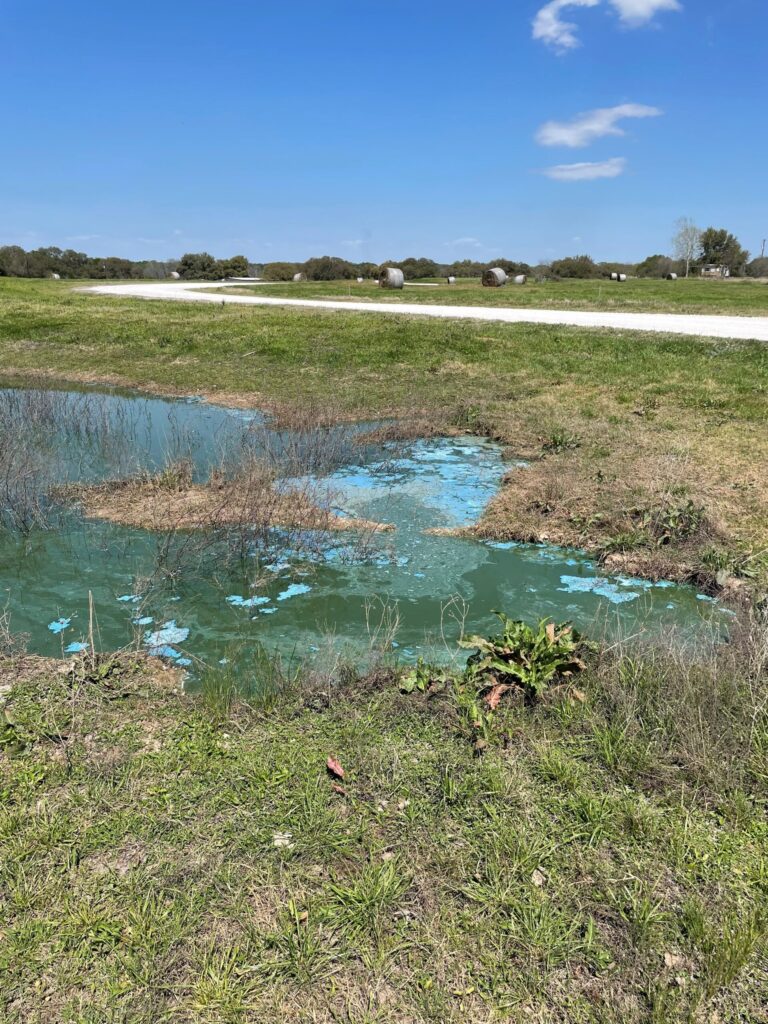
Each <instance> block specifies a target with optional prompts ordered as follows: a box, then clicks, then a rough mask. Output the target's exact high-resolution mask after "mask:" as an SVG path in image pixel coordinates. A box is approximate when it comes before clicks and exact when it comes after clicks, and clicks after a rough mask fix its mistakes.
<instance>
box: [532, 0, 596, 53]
mask: <svg viewBox="0 0 768 1024" xmlns="http://www.w3.org/2000/svg"><path fill="white" fill-rule="evenodd" d="M599 3H600V0H550V3H548V4H545V5H544V6H543V7H542V8H541V10H540V11H539V12H538V14H537V15H536V17H535V18H534V19H533V38H534V39H539V40H541V42H542V43H546V44H547V46H551V47H553V48H554V49H555V50H557V51H558V52H559V53H565V52H566V51H567V50H573V49H574V48H575V47H576V46H580V45H581V44H580V43H579V39H578V37H577V35H576V27H577V26H576V25H574V24H573V22H570V21H563V19H562V18H561V17H560V15H561V13H562V11H564V10H565V9H566V8H568V7H597V5H598V4H599Z"/></svg>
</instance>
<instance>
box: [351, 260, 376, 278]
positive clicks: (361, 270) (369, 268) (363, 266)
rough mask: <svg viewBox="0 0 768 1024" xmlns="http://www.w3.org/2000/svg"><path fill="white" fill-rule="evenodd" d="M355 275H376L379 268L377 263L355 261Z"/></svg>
mask: <svg viewBox="0 0 768 1024" xmlns="http://www.w3.org/2000/svg"><path fill="white" fill-rule="evenodd" d="M353 267H354V269H355V277H368V278H371V277H376V271H377V270H378V269H379V268H378V267H377V266H376V264H375V263H366V262H363V263H354V264H353Z"/></svg>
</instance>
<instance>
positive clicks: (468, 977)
mask: <svg viewBox="0 0 768 1024" xmlns="http://www.w3.org/2000/svg"><path fill="white" fill-rule="evenodd" d="M761 629H762V633H761ZM761 637H762V640H761ZM719 657H721V658H722V659H723V660H722V661H721V662H720V663H719V664H718V665H717V670H716V671H715V662H714V661H712V659H711V656H710V655H706V654H702V655H701V657H700V658H698V659H694V660H693V662H692V663H690V664H688V665H687V666H685V667H684V668H683V667H682V666H681V665H680V664H679V662H678V661H677V660H676V659H675V658H671V657H670V656H669V655H668V654H664V653H662V652H659V651H656V652H655V653H654V654H653V655H652V656H648V657H646V656H644V655H642V654H639V653H638V652H634V653H633V654H632V655H631V656H630V654H629V653H628V652H623V651H616V650H614V651H612V652H609V653H607V654H605V653H604V654H603V655H601V657H600V658H599V659H597V660H595V661H593V662H592V663H591V664H590V666H589V668H588V669H587V670H585V671H584V672H583V673H581V675H580V676H579V681H578V686H579V690H578V691H575V690H570V689H569V688H560V689H555V690H553V691H552V692H551V693H550V694H549V695H548V696H547V697H546V698H545V699H544V700H542V701H539V702H538V703H536V704H534V705H532V706H525V705H524V704H523V703H522V702H518V701H515V700H512V699H508V697H507V696H505V698H504V699H503V700H502V701H500V703H499V704H498V705H497V708H496V710H494V711H493V712H492V714H493V716H494V721H495V725H494V728H493V730H491V732H490V733H489V735H490V736H491V741H490V742H488V744H487V745H486V746H485V747H484V748H483V750H484V752H483V753H482V755H481V756H477V753H476V751H473V744H472V743H470V742H468V739H470V738H471V737H469V736H468V735H467V733H466V729H465V727H464V718H463V714H464V712H463V709H462V704H461V702H456V701H454V699H453V698H452V696H451V693H452V691H451V689H450V688H443V689H439V690H437V691H435V692H431V691H430V689H429V688H426V689H424V690H423V691H422V690H418V689H416V690H414V691H413V692H411V693H409V694H403V693H401V692H400V684H399V680H398V677H397V675H396V673H393V672H392V671H379V672H378V673H376V675H375V676H372V677H369V678H366V679H358V678H356V677H355V678H353V677H352V676H351V674H347V675H346V677H345V678H341V677H338V676H337V677H336V678H335V679H334V680H333V685H332V686H331V687H330V688H328V689H325V688H323V689H322V692H320V691H318V688H317V686H316V680H312V679H308V678H304V677H302V676H301V675H300V674H299V673H296V672H291V671H290V670H287V669H286V668H285V667H281V666H279V665H277V664H275V663H271V664H270V661H269V659H268V658H267V657H266V656H264V658H263V659H260V660H259V663H258V664H254V665H253V666H250V667H248V666H245V665H242V664H240V665H238V668H237V672H236V673H234V672H233V670H232V669H231V667H229V666H224V667H222V668H221V669H220V671H219V670H217V671H215V672H214V671H211V673H210V675H209V677H208V678H207V681H206V684H205V695H204V696H199V697H190V696H185V695H183V694H181V693H180V692H179V691H178V689H174V688H172V687H169V686H168V685H167V681H176V679H177V677H175V676H174V675H173V674H171V673H168V674H167V675H166V676H165V677H164V676H163V675H162V674H161V675H155V676H154V677H152V678H150V677H149V676H147V674H146V672H148V671H149V668H150V666H149V665H148V663H146V662H141V661H137V660H136V659H135V658H133V657H128V658H127V659H125V660H123V661H122V662H120V660H119V659H118V660H117V661H116V662H114V664H113V665H112V667H111V668H110V671H109V673H104V672H103V671H94V670H92V669H91V668H90V667H89V664H88V663H86V664H85V666H84V669H83V670H80V669H77V668H75V669H71V670H65V671H64V672H62V671H59V670H58V667H57V665H56V664H55V663H53V664H52V663H49V662H45V661H42V660H36V659H25V658H23V657H22V656H16V657H14V658H13V659H7V660H5V661H3V662H2V663H0V683H5V681H6V680H8V681H10V682H11V684H12V688H11V690H10V694H6V696H5V698H4V699H5V707H4V715H5V717H4V719H3V721H4V722H5V723H6V724H5V732H4V733H3V734H2V735H3V736H4V737H5V738H6V739H7V740H8V741H9V742H6V743H5V744H4V746H3V748H2V749H3V751H4V753H2V754H0V767H1V768H2V773H1V775H0V778H1V780H2V781H0V865H2V866H1V867H0V878H1V879H2V886H1V888H0V893H1V894H2V895H1V896H0V917H1V918H2V923H0V930H1V931H2V938H3V941H2V945H1V946H0V1016H1V1017H2V1019H3V1020H4V1021H7V1022H9V1024H17V1022H18V1024H20V1022H22V1021H23V1022H24V1024H38V1022H39V1024H42V1022H52V1021H56V1022H72V1024H73V1022H78V1024H80V1022H93V1024H96V1022H99V1024H101V1022H103V1021H107V1020H108V1021H113V1022H126V1024H127V1022H129V1021H130V1022H131V1024H142V1022H147V1024H149V1022H152V1024H154V1022H156V1021H161V1020H174V1021H180V1022H182V1021H183V1022H187V1021H188V1022H190V1024H203V1022H206V1024H208V1022H245V1021H259V1022H262V1021H263V1022H269V1021H275V1022H277V1021H284V1020H295V1021H307V1022H310V1021H311V1022H316V1024H320V1022H329V1024H330V1022H338V1021H344V1022H369V1021H376V1022H381V1024H387V1022H392V1024H395V1022H397V1024H401V1022H404V1021H409V1022H414V1024H417V1022H418V1024H421V1022H450V1021H456V1022H459V1021H473V1022H474V1021H477V1022H490V1021H494V1020H501V1019H509V1020H521V1021H522V1020H538V1021H542V1022H543V1021H547V1022H550V1021H563V1022H568V1024H580V1022H585V1024H586V1022H590V1024H593V1022H601V1024H608V1022H613V1021H618V1020H621V1021H622V1022H626V1024H635V1022H637V1024H639V1022H658V1021H664V1022H669V1024H673V1022H680V1024H682V1022H690V1021H699V1020H701V1021H709V1020H715V1019H716V1020H719V1021H721V1022H734V1024H735V1022H737V1021H745V1020H749V1021H757V1020H759V1019H761V1014H762V1013H763V1009H764V1006H765V1002H766V999H768V974H767V973H766V959H765V950H766V947H765V939H766V926H767V925H768V917H767V916H766V911H767V910H768V891H767V889H766V852H765V840H766V827H765V810H766V789H767V785H768V761H767V760H766V758H767V757H768V719H767V718H766V707H765V692H766V689H765V683H766V672H765V651H764V626H761V627H755V628H753V629H751V630H748V631H747V633H746V634H745V636H744V638H743V640H742V641H741V642H740V643H733V644H732V645H731V646H730V647H729V648H728V649H727V651H724V652H722V654H721V655H720V656H719ZM74 664H77V663H74ZM121 666H122V667H121ZM154 669H155V671H156V672H158V671H159V670H158V668H157V666H154ZM249 681H251V682H253V684H254V685H253V688H252V694H253V696H252V698H251V700H250V702H249V703H248V704H244V703H243V702H242V700H241V699H240V698H239V697H238V696H236V695H235V694H234V693H233V690H234V688H235V687H237V688H238V690H239V691H240V692H242V689H243V685H244V684H246V686H247V684H248V683H249ZM2 692H5V688H4V690H3V691H2ZM319 696H322V699H319ZM489 713H490V712H489ZM10 741H12V742H10ZM328 758H332V759H333V761H334V768H333V774H329V771H328V768H327V767H326V764H327V762H328ZM336 762H338V764H336ZM339 767H340V768H341V769H342V770H343V772H344V777H343V779H340V778H339V777H338V769H339Z"/></svg>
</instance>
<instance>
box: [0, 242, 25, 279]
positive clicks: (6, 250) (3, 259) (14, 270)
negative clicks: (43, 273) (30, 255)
mask: <svg viewBox="0 0 768 1024" xmlns="http://www.w3.org/2000/svg"><path fill="white" fill-rule="evenodd" d="M0 276H2V277H27V276H28V261H27V254H26V252H24V250H23V249H22V248H21V246H20V245H4V246H2V247H0Z"/></svg>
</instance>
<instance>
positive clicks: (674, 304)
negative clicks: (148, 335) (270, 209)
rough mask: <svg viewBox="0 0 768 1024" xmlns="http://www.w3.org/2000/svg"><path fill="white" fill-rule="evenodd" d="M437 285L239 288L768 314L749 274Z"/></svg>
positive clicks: (765, 288)
mask: <svg viewBox="0 0 768 1024" xmlns="http://www.w3.org/2000/svg"><path fill="white" fill-rule="evenodd" d="M433 283H434V284H436V285H437V287H429V288H426V287H422V284H421V283H417V284H406V286H405V288H404V289H403V290H402V291H386V290H384V289H382V288H379V287H378V286H377V285H375V284H374V283H373V282H372V281H364V282H363V283H362V284H358V283H357V282H356V281H302V282H295V283H294V282H289V283H287V284H267V285H262V284H260V285H255V286H253V287H248V286H243V287H242V288H239V289H238V290H239V291H244V292H251V293H252V294H255V295H274V296H279V297H281V298H294V299H298V298H306V299H335V300H339V299H354V300H355V301H358V302H359V301H363V302H365V301H371V302H423V303H431V304H433V305H449V306H450V305H452V306H516V307H522V308H525V307H529V308H531V309H583V310H603V311H606V312H609V311H615V310H620V311H622V312H624V313H715V314H718V313H719V314H724V315H725V314H730V315H731V316H768V284H767V283H765V282H763V281H754V280H750V279H748V278H741V279H737V278H733V279H731V280H728V281H718V280H702V279H701V278H689V279H688V280H687V281H686V280H683V279H681V280H679V281H662V280H655V279H650V278H634V279H632V280H629V281H625V282H624V283H621V284H620V283H617V282H613V281H608V280H604V279H600V280H594V281H580V280H572V281H570V280H563V281H541V282H537V281H534V280H533V279H529V281H528V282H527V283H526V284H525V286H524V287H520V286H519V285H514V284H512V283H511V282H510V283H509V284H507V285H506V286H505V287H504V288H483V287H482V285H481V283H480V280H479V278H468V279H464V278H459V279H458V280H457V281H456V284H454V285H450V286H449V285H447V284H446V283H445V281H444V280H443V279H437V278H436V279H435V280H434V282H433Z"/></svg>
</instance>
